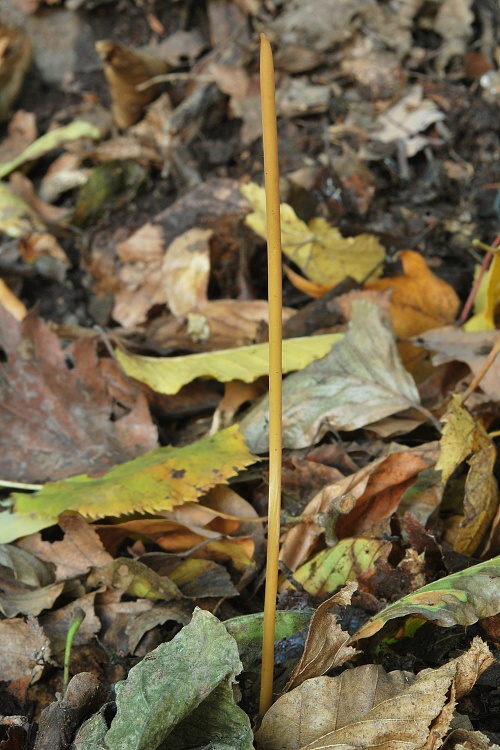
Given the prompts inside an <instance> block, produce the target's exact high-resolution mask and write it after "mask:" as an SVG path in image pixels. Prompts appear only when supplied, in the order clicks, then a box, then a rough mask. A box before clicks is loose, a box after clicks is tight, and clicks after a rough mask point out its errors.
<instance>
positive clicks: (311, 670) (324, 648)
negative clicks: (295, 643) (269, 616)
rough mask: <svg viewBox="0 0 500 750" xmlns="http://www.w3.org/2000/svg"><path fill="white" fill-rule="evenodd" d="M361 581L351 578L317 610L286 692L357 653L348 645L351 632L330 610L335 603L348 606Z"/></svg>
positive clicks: (319, 675)
mask: <svg viewBox="0 0 500 750" xmlns="http://www.w3.org/2000/svg"><path fill="white" fill-rule="evenodd" d="M356 589H357V584H356V583H353V582H352V581H350V582H349V583H347V584H346V586H345V588H343V589H342V590H341V591H339V592H338V593H337V594H334V595H333V596H331V597H330V598H329V599H327V600H326V601H325V602H323V604H320V605H319V607H318V608H317V609H316V611H315V612H314V614H313V616H312V618H311V622H310V624H309V631H308V633H307V639H306V643H305V646H304V652H303V654H302V657H301V659H300V661H299V663H298V664H297V666H296V667H295V669H294V670H293V672H292V674H291V676H290V679H289V680H288V682H287V684H286V686H285V690H284V692H288V691H290V690H293V689H294V688H296V687H298V686H299V685H301V684H302V683H303V682H305V680H309V679H311V678H312V677H321V675H324V674H325V673H326V672H328V670H329V669H332V668H333V667H338V666H340V665H341V664H344V662H346V661H348V660H349V659H352V658H353V657H354V656H356V654H357V653H359V652H358V651H356V649H355V648H353V647H352V646H348V645H347V642H348V641H349V633H347V632H346V631H345V630H342V628H341V627H340V625H339V624H338V623H337V618H336V616H335V615H334V614H329V612H328V610H329V609H331V608H332V607H334V606H344V607H345V606H346V605H347V604H350V603H351V597H352V595H353V593H354V591H356Z"/></svg>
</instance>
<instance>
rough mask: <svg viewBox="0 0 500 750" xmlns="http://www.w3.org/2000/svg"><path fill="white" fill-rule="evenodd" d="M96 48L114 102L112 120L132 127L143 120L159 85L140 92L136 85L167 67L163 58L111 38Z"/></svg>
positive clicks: (100, 42)
mask: <svg viewBox="0 0 500 750" xmlns="http://www.w3.org/2000/svg"><path fill="white" fill-rule="evenodd" d="M96 50H97V52H98V54H99V56H100V58H101V60H102V61H103V63H104V74H105V76H106V78H107V80H108V83H109V86H110V90H111V99H112V102H113V105H112V113H113V119H114V121H115V123H116V124H117V125H118V127H119V128H129V127H130V126H131V125H133V124H134V123H135V122H137V121H138V120H140V119H141V117H142V115H143V113H144V108H145V107H146V105H147V104H149V102H151V101H153V99H155V98H156V96H157V95H158V86H154V85H153V86H149V87H148V88H145V89H143V90H140V91H138V90H137V86H138V85H139V84H141V83H145V82H146V81H149V79H150V78H153V77H154V76H157V75H161V74H162V73H165V72H166V71H167V70H168V64H167V63H166V62H165V60H162V59H161V58H160V57H153V56H152V55H147V54H144V53H140V52H136V51H135V50H133V49H130V48H129V47H125V45H123V44H119V43H118V42H113V41H110V40H101V41H99V42H96Z"/></svg>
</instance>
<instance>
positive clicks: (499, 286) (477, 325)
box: [463, 253, 500, 331]
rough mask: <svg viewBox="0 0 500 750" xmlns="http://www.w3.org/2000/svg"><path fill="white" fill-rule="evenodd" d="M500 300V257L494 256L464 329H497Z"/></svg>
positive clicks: (496, 254) (482, 280)
mask: <svg viewBox="0 0 500 750" xmlns="http://www.w3.org/2000/svg"><path fill="white" fill-rule="evenodd" d="M499 300H500V257H499V254H498V253H495V255H494V256H493V262H492V264H491V266H490V268H489V269H488V271H487V272H486V273H485V275H484V276H483V278H482V279H481V284H480V287H479V290H478V293H477V295H476V298H475V300H474V315H473V316H472V318H470V319H469V320H468V321H467V322H466V323H464V326H463V328H464V331H494V330H495V329H496V327H497V326H496V321H495V310H496V307H497V305H498V301H499Z"/></svg>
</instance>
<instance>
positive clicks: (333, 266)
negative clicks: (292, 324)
mask: <svg viewBox="0 0 500 750" xmlns="http://www.w3.org/2000/svg"><path fill="white" fill-rule="evenodd" d="M241 192H242V193H243V195H244V196H245V198H247V200H248V201H249V202H250V203H251V204H252V206H253V208H254V213H252V214H248V215H247V216H246V218H245V224H247V226H249V227H250V228H251V229H253V231H254V232H256V233H257V234H258V235H260V236H261V237H263V238H264V239H265V238H266V236H267V235H266V193H265V190H264V188H261V187H259V185H256V184H255V183H253V182H252V183H249V184H248V185H243V186H242V188H241ZM281 244H282V249H283V253H284V255H286V256H287V258H290V260H292V261H293V262H294V263H295V264H296V265H297V266H298V267H299V268H300V270H301V271H303V273H305V275H306V276H307V277H308V278H309V279H311V281H314V282H315V283H317V284H321V285H322V286H323V287H324V288H325V290H326V289H329V288H331V287H333V286H335V284H338V283H340V282H341V281H342V280H343V279H345V278H346V276H351V277H352V278H353V279H356V281H363V280H364V279H365V278H366V277H367V276H368V275H369V274H372V277H374V276H379V275H380V270H378V269H377V267H379V266H381V264H382V262H383V261H384V259H385V250H384V248H383V247H382V245H381V244H380V242H379V241H378V239H377V238H376V237H375V236H374V235H370V234H360V235H358V236H357V237H343V236H342V235H341V233H340V232H339V230H338V229H337V228H336V227H332V226H330V225H329V224H328V222H327V221H325V219H322V218H314V219H311V221H310V222H309V224H306V223H305V222H304V221H302V220H301V219H299V217H298V216H297V214H296V213H295V211H294V210H293V208H292V207H291V206H289V205H288V204H287V203H282V204H281Z"/></svg>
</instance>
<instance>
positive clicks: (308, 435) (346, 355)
mask: <svg viewBox="0 0 500 750" xmlns="http://www.w3.org/2000/svg"><path fill="white" fill-rule="evenodd" d="M419 404H420V397H419V393H418V390H417V386H416V385H415V382H414V380H413V378H412V376H411V375H410V374H409V373H408V372H407V371H406V370H405V369H404V367H403V365H402V363H401V360H400V358H399V355H398V352H397V348H396V343H395V341H394V336H393V333H392V331H391V330H390V329H389V328H388V327H387V326H386V325H385V324H384V322H383V321H382V317H381V313H380V310H379V308H378V307H377V306H376V305H374V304H372V303H370V302H367V301H366V300H358V301H356V302H355V303H353V306H352V319H351V323H350V326H349V330H348V332H347V333H346V335H345V336H344V338H343V339H342V341H340V342H339V343H338V344H336V345H335V346H334V347H333V349H332V351H331V352H330V353H329V354H328V355H327V356H326V357H324V358H323V359H321V360H319V361H318V362H313V363H312V364H310V365H309V366H308V367H306V368H305V369H304V370H302V371H301V372H298V373H294V374H293V375H290V377H288V378H287V379H286V380H285V382H284V383H283V446H284V447H285V448H291V449H296V448H307V447H309V446H310V445H312V444H313V443H315V442H317V441H318V440H320V439H321V437H322V435H323V434H324V433H325V431H326V430H327V425H331V426H332V427H333V428H334V429H336V430H356V429H358V428H359V427H364V426H365V425H368V424H370V423H372V422H376V421H377V420H379V419H383V418H384V417H388V416H389V415H391V414H397V413H398V412H401V411H404V410H406V409H409V408H410V407H415V406H416V407H418V406H419ZM268 411H269V399H268V397H266V398H264V399H263V400H262V401H260V402H259V403H258V404H257V405H256V406H255V407H253V408H252V409H251V410H250V411H249V413H248V414H247V415H246V416H245V418H244V419H243V420H242V422H241V430H242V431H243V433H244V434H245V436H246V439H247V441H248V444H249V446H250V448H251V450H253V451H254V452H255V453H264V452H266V451H267V450H268V447H269V424H268V418H267V414H268Z"/></svg>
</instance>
